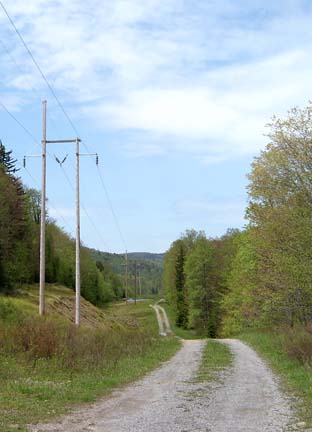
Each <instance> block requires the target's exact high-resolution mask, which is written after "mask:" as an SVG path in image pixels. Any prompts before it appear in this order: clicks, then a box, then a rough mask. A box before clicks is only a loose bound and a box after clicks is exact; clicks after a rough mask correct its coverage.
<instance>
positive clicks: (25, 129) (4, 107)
mask: <svg viewBox="0 0 312 432" xmlns="http://www.w3.org/2000/svg"><path fill="white" fill-rule="evenodd" d="M0 106H1V107H2V108H3V109H4V110H5V111H6V113H7V114H8V115H9V116H10V117H11V118H12V119H13V120H14V121H15V122H16V123H17V124H18V125H19V126H20V127H21V128H22V129H23V130H24V132H25V133H27V135H28V136H29V137H30V138H31V139H32V140H33V141H34V142H35V143H36V145H37V146H39V147H40V148H41V146H40V144H39V142H38V141H37V139H36V138H35V136H34V135H33V134H32V133H31V132H30V131H29V130H28V129H27V128H26V127H25V126H24V125H23V123H21V122H20V121H19V120H18V118H17V117H16V116H15V115H14V114H12V113H11V111H10V110H9V109H8V108H7V107H6V106H5V105H4V104H3V102H1V101H0ZM47 154H48V156H49V157H50V158H52V159H53V160H54V157H53V155H52V154H51V153H50V152H49V151H47ZM61 168H62V172H63V173H64V176H65V178H66V181H67V183H68V184H69V186H70V187H71V189H72V190H74V186H73V184H72V182H71V180H70V178H69V177H68V175H67V173H66V171H65V170H64V168H63V167H61ZM27 173H28V175H30V172H29V171H28V170H27ZM81 207H82V209H83V211H84V213H85V214H86V216H87V218H88V220H89V222H90V224H91V225H92V226H93V228H94V230H95V232H96V234H97V235H98V236H99V237H100V238H101V240H102V242H103V244H104V245H105V246H106V247H107V248H108V249H109V247H108V245H107V242H106V241H105V240H104V238H103V236H102V235H101V233H100V232H99V230H98V229H97V227H96V225H95V223H94V222H93V220H92V218H91V216H90V214H89V213H88V211H87V209H86V208H85V206H84V205H83V203H82V202H81ZM54 210H56V209H54Z"/></svg>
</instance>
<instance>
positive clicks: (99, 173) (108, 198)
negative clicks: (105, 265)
mask: <svg viewBox="0 0 312 432" xmlns="http://www.w3.org/2000/svg"><path fill="white" fill-rule="evenodd" d="M97 173H98V176H99V179H100V183H101V185H102V188H103V190H104V193H105V196H106V199H107V202H108V205H109V207H110V210H111V213H112V215H113V218H114V221H115V225H116V228H117V231H118V233H119V236H120V239H121V241H122V243H123V245H124V247H125V250H127V249H128V248H127V243H126V240H125V237H124V235H123V233H122V231H121V228H120V224H119V220H118V217H117V214H116V212H115V210H114V207H113V204H112V201H111V199H110V196H109V193H108V190H107V187H106V185H105V182H104V179H103V176H102V173H101V171H100V168H99V166H97Z"/></svg>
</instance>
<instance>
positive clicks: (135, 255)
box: [128, 252, 165, 265]
mask: <svg viewBox="0 0 312 432" xmlns="http://www.w3.org/2000/svg"><path fill="white" fill-rule="evenodd" d="M128 257H129V258H130V259H133V260H141V261H155V262H159V263H161V265H162V263H163V261H164V257H165V254H164V253H151V252H130V253H128Z"/></svg>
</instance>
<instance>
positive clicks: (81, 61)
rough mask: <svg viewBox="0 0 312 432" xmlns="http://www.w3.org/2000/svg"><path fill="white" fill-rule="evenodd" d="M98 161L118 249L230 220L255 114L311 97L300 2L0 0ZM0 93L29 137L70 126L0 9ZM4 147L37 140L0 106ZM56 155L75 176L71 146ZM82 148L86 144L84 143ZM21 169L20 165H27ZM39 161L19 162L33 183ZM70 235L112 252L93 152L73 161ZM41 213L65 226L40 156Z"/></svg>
mask: <svg viewBox="0 0 312 432" xmlns="http://www.w3.org/2000/svg"><path fill="white" fill-rule="evenodd" d="M3 4H4V5H5V7H6V8H7V10H8V12H9V13H10V15H11V16H12V17H13V19H14V21H15V23H16V26H17V27H18V29H19V30H20V31H21V33H22V34H23V36H24V38H25V40H26V42H27V44H28V45H29V47H30V48H31V50H32V52H33V54H34V56H35V58H36V59H37V61H38V63H39V64H40V66H41V68H42V69H43V71H44V72H45V74H46V76H47V77H48V79H49V81H50V83H51V84H52V86H53V88H54V89H55V91H56V93H57V94H58V96H59V98H60V100H61V101H62V103H63V105H64V106H65V108H66V111H67V112H68V113H69V115H70V116H71V118H72V119H73V122H74V123H75V125H76V127H77V129H78V130H79V134H80V137H81V138H82V139H83V140H84V142H85V143H86V145H87V148H88V149H89V150H91V151H92V152H97V153H99V156H100V170H101V172H102V175H103V178H104V180H105V184H106V186H107V189H108V191H109V195H110V198H111V202H112V204H113V207H114V209H115V212H116V214H117V217H118V220H119V224H120V227H121V230H122V232H123V235H124V238H125V240H126V243H127V248H128V250H129V251H153V252H162V251H165V250H166V249H167V248H168V247H169V245H170V243H171V242H172V241H173V240H174V239H175V238H177V237H178V236H179V234H180V233H181V232H182V231H184V230H185V229H188V228H195V229H201V230H205V231H206V232H207V235H208V236H219V235H222V234H223V233H224V232H225V231H226V229H227V228H228V227H242V226H243V224H244V208H245V205H246V199H247V198H246V191H245V187H246V183H247V180H246V174H247V173H248V171H249V166H250V162H251V161H252V159H253V157H254V156H255V155H256V154H257V153H258V152H259V151H260V149H262V148H264V146H265V144H266V142H267V138H266V137H265V136H264V133H265V124H266V123H268V122H269V120H270V118H271V117H272V115H274V114H276V115H278V116H279V115H281V116H283V115H285V114H286V112H287V110H288V109H290V108H291V107H293V106H296V105H299V106H305V105H307V103H308V101H309V99H311V94H312V80H311V70H312V43H311V42H312V26H311V18H312V3H311V1H300V0H283V1H282V0H276V1H274V2H271V1H267V0H262V1H260V0H259V1H258V0H253V1H250V0H249V1H247V0H237V1H234V0H218V1H217V0H214V1H212V0H211V1H210V0H206V1H202V0H194V1H182V0H163V1H162V0H146V1H144V2H143V1H141V0H114V1H113V2H112V1H106V0H89V2H83V1H81V0H58V1H55V0H53V1H49V0H28V1H27V2H25V1H22V0H15V1H14V2H13V1H9V0H4V1H3ZM0 39H1V43H0V56H1V70H0V101H1V102H2V103H3V104H4V105H5V106H6V107H7V108H8V109H9V110H10V111H11V112H12V113H13V114H14V115H15V116H16V118H18V120H19V121H20V122H21V123H22V124H23V125H25V126H26V127H27V129H29V130H30V131H31V133H32V134H33V135H34V136H35V137H36V138H37V139H38V142H40V139H41V100H42V99H43V98H46V99H47V100H48V112H49V117H48V138H49V139H56V138H74V137H75V134H74V132H73V130H72V129H71V127H70V125H69V124H68V122H67V120H66V118H65V117H64V115H63V113H62V112H61V111H60V109H59V108H58V106H57V105H56V103H55V100H54V99H53V97H52V95H51V94H50V92H49V90H48V89H47V87H46V86H45V83H44V82H43V80H42V78H41V77H40V75H39V73H38V71H37V70H36V69H35V67H34V65H33V63H32V62H31V60H30V58H29V56H28V55H27V53H26V52H25V50H24V48H23V46H22V45H21V43H20V41H19V39H18V38H17V36H16V34H15V33H14V31H13V30H12V27H11V26H10V23H9V22H8V20H7V18H6V16H5V14H4V13H3V12H2V11H1V10H0ZM0 138H1V139H2V141H3V143H4V144H5V145H6V147H7V148H8V149H13V151H14V154H15V156H16V157H17V158H18V159H19V161H21V160H22V157H23V155H24V154H38V152H40V148H39V147H38V146H36V144H35V143H34V142H33V141H32V140H31V138H30V137H29V136H27V134H25V132H24V131H23V130H22V129H21V128H20V127H19V126H18V125H17V124H16V123H15V122H14V121H13V120H12V119H11V118H10V117H9V116H8V114H7V113H6V112H5V111H4V110H3V109H2V108H1V107H0ZM49 151H50V153H51V154H55V155H57V156H58V157H59V158H60V157H63V156H65V155H66V154H67V153H68V154H69V157H68V159H67V161H66V163H65V164H64V170H65V171H66V173H67V177H69V178H70V179H71V181H72V182H74V162H75V161H74V149H73V146H72V145H50V146H49ZM82 151H83V152H85V151H86V149H85V148H84V147H82ZM29 173H30V174H31V176H30V175H29ZM40 175H41V174H40V160H39V159H29V160H28V163H27V171H25V170H23V169H22V170H21V176H22V178H23V181H24V182H25V183H26V184H27V185H28V186H29V187H36V188H38V187H40ZM81 195H82V202H83V207H84V208H85V209H86V210H87V213H88V215H89V217H90V218H91V220H92V221H93V224H95V225H96V226H97V230H95V229H94V227H93V225H92V223H91V222H90V220H89V218H88V217H87V216H86V214H85V213H84V210H82V214H81V218H82V239H83V242H84V243H85V244H87V245H89V246H92V247H96V248H99V249H102V250H110V251H113V252H123V251H124V249H125V246H124V244H123V242H122V240H121V238H120V235H119V232H118V229H117V228H116V224H115V223H114V218H113V216H112V214H111V212H110V207H109V204H108V202H107V200H106V197H105V193H104V190H103V188H102V187H101V183H100V181H99V176H98V173H97V170H96V168H95V165H94V161H93V160H92V159H91V158H82V159H81ZM48 197H49V203H48V206H49V213H50V215H51V216H53V217H54V218H55V219H56V220H57V221H58V223H59V224H60V225H62V226H64V228H65V229H66V231H68V232H70V233H71V234H74V225H75V214H74V193H73V190H72V189H71V186H70V185H69V183H68V181H67V179H66V177H65V176H64V174H63V172H62V170H61V169H60V167H59V166H58V165H57V164H56V163H55V162H54V161H53V158H49V159H48Z"/></svg>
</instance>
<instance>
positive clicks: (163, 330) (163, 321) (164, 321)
mask: <svg viewBox="0 0 312 432" xmlns="http://www.w3.org/2000/svg"><path fill="white" fill-rule="evenodd" d="M151 307H152V308H153V309H154V311H155V312H156V317H157V321H158V326H159V334H160V335H161V336H167V335H169V334H170V333H171V328H170V324H169V320H168V316H167V313H166V311H165V309H164V308H163V307H161V306H159V304H158V303H156V304H154V305H153V306H152V305H151Z"/></svg>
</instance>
